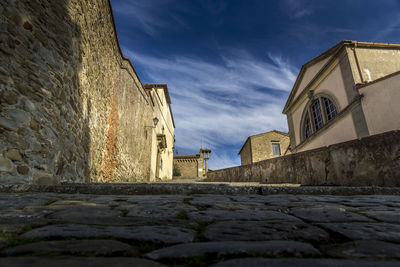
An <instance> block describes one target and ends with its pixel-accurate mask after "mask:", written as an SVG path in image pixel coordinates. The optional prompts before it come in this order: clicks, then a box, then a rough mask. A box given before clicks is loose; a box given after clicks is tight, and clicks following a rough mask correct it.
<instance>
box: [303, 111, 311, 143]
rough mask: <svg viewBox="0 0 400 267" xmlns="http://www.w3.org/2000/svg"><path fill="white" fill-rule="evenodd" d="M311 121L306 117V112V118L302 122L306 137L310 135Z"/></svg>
mask: <svg viewBox="0 0 400 267" xmlns="http://www.w3.org/2000/svg"><path fill="white" fill-rule="evenodd" d="M311 133H312V132H311V122H310V119H309V117H308V113H307V114H306V120H305V123H304V137H305V138H307V137H309V136H311Z"/></svg>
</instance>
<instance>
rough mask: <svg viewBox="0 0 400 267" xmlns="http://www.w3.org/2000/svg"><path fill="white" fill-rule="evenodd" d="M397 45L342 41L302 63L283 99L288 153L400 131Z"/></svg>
mask: <svg viewBox="0 0 400 267" xmlns="http://www.w3.org/2000/svg"><path fill="white" fill-rule="evenodd" d="M399 85H400V45H399V44H383V43H367V42H356V41H342V42H340V43H339V44H337V45H335V46H334V47H332V48H331V49H329V50H327V51H326V52H324V53H322V54H321V55H319V56H318V57H316V58H314V59H312V60H311V61H309V62H307V63H306V64H304V65H303V67H302V68H301V70H300V73H299V76H298V77H297V80H296V82H295V84H294V86H293V89H292V91H291V93H290V96H289V98H288V100H287V102H286V105H285V107H284V110H283V113H284V114H286V116H287V120H288V126H289V135H290V143H291V147H290V149H291V151H292V152H301V151H305V150H310V149H313V148H318V147H323V146H328V145H331V144H335V143H340V142H345V141H348V140H352V139H359V138H362V137H365V136H369V135H375V134H379V133H384V132H387V131H391V130H396V129H400V119H399V118H400V105H399V103H398V100H400V90H399Z"/></svg>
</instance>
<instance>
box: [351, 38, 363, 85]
mask: <svg viewBox="0 0 400 267" xmlns="http://www.w3.org/2000/svg"><path fill="white" fill-rule="evenodd" d="M353 52H354V57H355V59H356V64H357V69H358V72H359V74H360V78H361V83H364V76H363V73H362V71H361V65H360V61H359V60H358V56H357V42H354V47H353Z"/></svg>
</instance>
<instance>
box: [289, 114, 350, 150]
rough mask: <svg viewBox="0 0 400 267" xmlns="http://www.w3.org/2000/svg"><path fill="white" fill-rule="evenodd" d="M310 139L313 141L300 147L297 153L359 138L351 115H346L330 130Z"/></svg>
mask: <svg viewBox="0 0 400 267" xmlns="http://www.w3.org/2000/svg"><path fill="white" fill-rule="evenodd" d="M310 138H312V139H310V141H309V142H307V143H306V144H305V145H304V146H302V147H300V148H299V149H298V151H297V152H302V151H306V150H310V149H315V148H318V147H324V146H329V145H332V144H336V143H341V142H345V141H348V140H353V139H355V138H357V133H356V131H355V129H354V123H353V118H352V116H351V113H348V114H346V115H345V116H343V117H342V118H338V119H337V121H335V123H333V124H332V125H331V126H330V127H329V128H328V129H325V130H324V131H321V132H319V133H318V135H316V136H315V137H310Z"/></svg>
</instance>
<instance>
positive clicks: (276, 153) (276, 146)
mask: <svg viewBox="0 0 400 267" xmlns="http://www.w3.org/2000/svg"><path fill="white" fill-rule="evenodd" d="M272 154H273V155H274V156H280V155H281V146H280V145H279V144H272Z"/></svg>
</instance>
